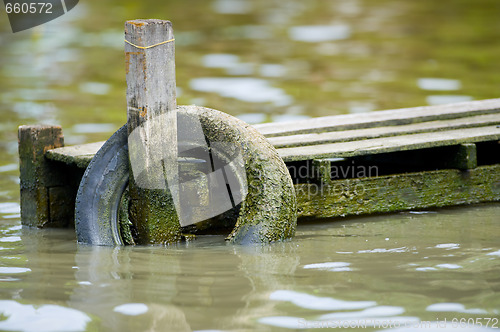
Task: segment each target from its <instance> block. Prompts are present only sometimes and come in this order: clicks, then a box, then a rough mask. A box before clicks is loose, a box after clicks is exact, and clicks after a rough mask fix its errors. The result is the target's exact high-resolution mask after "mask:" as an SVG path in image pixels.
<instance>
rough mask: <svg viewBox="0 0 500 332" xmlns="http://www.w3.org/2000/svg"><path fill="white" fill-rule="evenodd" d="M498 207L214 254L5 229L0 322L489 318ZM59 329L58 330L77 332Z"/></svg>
mask: <svg viewBox="0 0 500 332" xmlns="http://www.w3.org/2000/svg"><path fill="white" fill-rule="evenodd" d="M499 209H500V207H499V206H498V204H492V205H483V206H476V207H469V208H457V209H448V210H439V211H438V213H425V214H411V213H401V214H394V215H385V216H372V217H365V218H354V219H352V220H351V221H348V220H344V221H341V222H340V223H338V222H337V223H332V224H328V223H318V224H314V223H312V224H311V223H305V224H301V225H299V227H298V230H297V236H296V238H295V239H294V240H292V241H289V242H285V243H276V244H273V245H269V246H248V247H247V246H233V245H225V244H224V243H223V237H222V236H200V237H199V238H197V239H196V240H194V241H192V242H188V243H185V244H179V245H174V246H169V247H159V246H157V247H153V246H147V247H146V246H144V247H116V248H109V247H89V246H81V245H78V246H77V245H76V243H75V235H74V231H72V230H45V231H42V230H36V229H27V228H23V229H20V227H19V226H17V225H15V224H14V225H12V224H11V225H9V224H5V227H3V228H1V229H0V232H1V234H0V239H2V240H4V241H2V242H1V244H2V250H1V253H2V256H0V272H1V275H0V277H1V278H0V279H1V280H2V284H1V285H2V287H1V288H0V297H1V298H2V299H4V300H5V301H4V302H2V303H1V306H0V307H1V308H2V312H3V313H4V316H5V317H6V320H4V321H0V323H2V322H8V324H14V323H13V322H17V321H18V319H17V317H19V316H18V315H19V313H20V312H26V313H27V314H29V315H39V314H41V313H42V314H43V317H45V318H47V319H46V320H45V321H46V322H47V323H44V324H49V323H51V322H52V321H53V316H52V314H53V313H54V312H57V313H64V312H65V310H66V309H72V310H74V311H72V312H71V313H72V314H68V315H66V316H67V317H73V316H72V315H76V317H80V318H81V319H80V320H77V321H76V322H85V324H87V325H86V328H87V329H90V327H91V326H98V327H99V328H100V329H101V330H109V331H158V330H165V331H192V330H207V329H219V330H238V329H240V330H245V329H247V330H249V329H250V330H256V329H259V330H261V329H264V330H266V329H273V328H274V327H282V328H289V329H303V328H313V327H314V326H316V327H319V326H323V327H324V324H339V322H343V323H345V322H347V323H346V324H359V323H360V322H361V321H363V322H364V324H366V326H367V328H371V329H374V330H379V329H381V328H380V327H379V325H381V324H385V323H387V322H389V321H390V322H393V325H392V326H390V327H395V326H394V323H395V322H398V323H399V324H400V325H401V326H410V327H411V326H414V325H415V324H420V323H423V322H426V321H430V320H432V321H436V319H440V320H443V319H445V318H446V319H448V320H449V321H450V320H451V319H452V318H454V317H465V318H467V317H470V315H476V317H486V316H488V317H498V316H499V315H500V301H499V299H500V297H499V296H498V291H496V289H497V288H498V286H499V285H500V279H499V278H498V271H500V270H499V269H500V260H499V259H498V256H499V254H498V253H499V248H498V241H497V240H498V236H500V227H499V225H498V222H497V218H498V213H499ZM11 223H12V221H11ZM450 255H451V256H450ZM456 266H459V267H460V268H454V267H456ZM16 308H17V309H16ZM40 308H43V310H41V311H40ZM83 318H85V320H84V319H83ZM25 322H27V321H25ZM4 324H7V323H4ZM26 324H28V323H26ZM61 324H63V325H61V326H66V328H61V330H70V328H72V329H74V330H81V326H82V325H79V323H75V324H74V325H70V328H68V326H67V324H69V323H67V321H66V320H61ZM64 324H66V325H64ZM82 324H83V323H82ZM322 324H323V325H322ZM39 325H40V329H41V330H43V328H45V327H44V326H45V325H43V324H42V323H41V321H39ZM6 326H10V325H6ZM13 326H15V327H16V328H12V329H17V330H23V331H24V330H29V326H31V325H29V324H28V325H13ZM6 329H7V330H8V329H10V328H6Z"/></svg>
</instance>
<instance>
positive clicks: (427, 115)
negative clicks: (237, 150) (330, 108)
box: [255, 99, 500, 137]
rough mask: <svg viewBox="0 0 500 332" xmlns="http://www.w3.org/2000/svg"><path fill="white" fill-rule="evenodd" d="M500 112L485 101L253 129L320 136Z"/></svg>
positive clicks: (498, 105) (495, 102) (499, 104)
mask: <svg viewBox="0 0 500 332" xmlns="http://www.w3.org/2000/svg"><path fill="white" fill-rule="evenodd" d="M499 112H500V99H487V100H481V101H472V102H464V103H456V104H447V105H439V106H423V107H413V108H403V109H398V110H387V111H377V112H371V113H366V114H346V115H334V116H325V117H320V118H312V119H308V120H300V121H290V122H283V123H265V124H259V125H255V128H257V130H259V131H260V132H261V133H263V134H264V135H266V136H267V137H274V136H285V135H296V134H307V133H314V132H315V133H320V132H326V131H330V132H331V131H340V130H351V129H362V128H374V127H383V126H397V125H404V124H410V123H418V122H425V121H437V120H450V119H457V118H463V117H469V116H476V115H484V114H492V113H499Z"/></svg>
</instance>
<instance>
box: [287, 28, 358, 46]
mask: <svg viewBox="0 0 500 332" xmlns="http://www.w3.org/2000/svg"><path fill="white" fill-rule="evenodd" d="M288 33H289V35H290V38H291V39H292V40H296V41H303V42H310V43H317V42H326V41H332V40H341V39H347V38H349V36H350V35H351V29H350V28H349V26H347V25H307V26H296V27H291V28H290V29H289V30H288Z"/></svg>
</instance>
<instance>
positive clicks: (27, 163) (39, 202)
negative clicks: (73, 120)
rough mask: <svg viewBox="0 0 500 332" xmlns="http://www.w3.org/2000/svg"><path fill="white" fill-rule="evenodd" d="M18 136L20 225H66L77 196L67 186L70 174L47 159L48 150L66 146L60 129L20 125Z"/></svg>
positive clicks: (69, 219)
mask: <svg viewBox="0 0 500 332" xmlns="http://www.w3.org/2000/svg"><path fill="white" fill-rule="evenodd" d="M18 134H19V164H20V166H19V169H20V176H19V177H20V182H21V183H20V187H21V223H22V224H23V225H25V226H36V227H46V226H49V227H62V226H66V225H67V224H68V223H69V222H70V221H71V220H72V216H73V214H74V195H72V194H74V193H71V188H69V187H68V183H67V177H66V174H65V173H67V172H64V171H63V170H62V169H61V167H58V166H57V165H55V164H54V162H53V161H50V160H47V159H46V158H45V156H44V155H45V152H46V151H47V150H50V149H54V148H58V147H62V146H64V136H63V133H62V129H61V127H60V126H45V125H35V126H20V127H19V132H18ZM62 166H65V165H62ZM73 191H75V190H73ZM72 204H73V205H72Z"/></svg>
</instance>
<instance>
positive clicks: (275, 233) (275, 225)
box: [75, 106, 297, 246]
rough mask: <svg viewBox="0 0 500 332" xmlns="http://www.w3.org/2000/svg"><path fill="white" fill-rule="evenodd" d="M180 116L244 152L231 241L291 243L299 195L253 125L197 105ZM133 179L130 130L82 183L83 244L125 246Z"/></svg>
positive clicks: (78, 223) (78, 217) (79, 218)
mask: <svg viewBox="0 0 500 332" xmlns="http://www.w3.org/2000/svg"><path fill="white" fill-rule="evenodd" d="M178 112H179V114H180V115H181V116H185V117H188V118H189V117H191V118H196V119H198V121H199V122H200V123H201V127H202V129H203V133H204V134H205V136H206V138H207V140H209V141H216V142H227V143H238V144H239V146H240V147H241V151H242V156H243V159H244V163H245V171H246V178H247V181H248V192H247V194H246V196H245V198H244V200H243V201H242V203H241V207H240V209H239V215H238V217H237V220H236V221H235V224H234V228H233V230H232V231H231V233H230V234H229V235H228V236H227V238H226V239H227V240H228V241H230V242H233V243H239V244H245V243H269V242H274V241H281V240H285V239H288V238H291V237H292V236H293V235H294V233H295V227H296V224H297V203H296V196H295V191H294V187H293V183H292V180H291V178H290V175H289V173H288V170H287V168H286V166H285V164H284V162H283V160H282V159H281V158H280V157H279V155H278V153H277V151H276V149H275V148H274V147H273V146H272V145H271V144H270V143H269V142H268V141H267V140H266V139H265V138H264V136H262V134H260V133H259V132H257V130H255V129H254V128H253V127H252V126H250V125H248V124H246V123H245V122H243V121H241V120H239V119H236V118H234V117H232V116H230V115H228V114H225V113H222V112H219V111H216V110H212V109H208V108H203V107H196V106H181V107H179V109H178ZM128 177H129V169H128V147H127V128H126V126H123V127H122V128H120V129H119V130H118V131H117V132H116V133H115V134H114V135H113V136H112V137H111V138H110V139H109V140H108V141H106V143H105V144H104V145H103V146H102V148H101V149H100V150H99V151H98V152H97V154H96V155H95V157H94V158H93V159H92V162H91V163H90V164H89V166H88V167H87V170H86V171H85V174H84V176H83V178H82V181H81V183H80V187H79V189H78V194H77V199H76V207H75V227H76V233H77V239H78V242H80V243H86V244H93V245H111V246H113V245H123V244H124V241H123V239H122V237H121V235H120V225H119V221H118V219H119V217H118V214H119V209H120V203H121V198H122V195H123V193H124V191H125V189H126V187H127V185H128Z"/></svg>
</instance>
